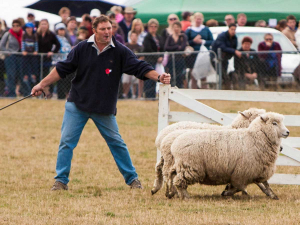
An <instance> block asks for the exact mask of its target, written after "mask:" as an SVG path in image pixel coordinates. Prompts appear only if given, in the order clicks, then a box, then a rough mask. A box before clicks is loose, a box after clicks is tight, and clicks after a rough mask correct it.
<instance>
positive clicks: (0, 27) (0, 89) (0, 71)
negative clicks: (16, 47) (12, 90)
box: [0, 19, 6, 96]
mask: <svg viewBox="0 0 300 225" xmlns="http://www.w3.org/2000/svg"><path fill="white" fill-rule="evenodd" d="M5 32H6V28H5V25H4V22H3V20H1V19H0V41H1V39H2V37H3V35H4V34H5ZM4 58H5V55H0V96H3V94H4V88H5V81H4V74H5V65H4Z"/></svg>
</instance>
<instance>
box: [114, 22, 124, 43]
mask: <svg viewBox="0 0 300 225" xmlns="http://www.w3.org/2000/svg"><path fill="white" fill-rule="evenodd" d="M111 22H112V24H111V26H112V35H113V36H114V37H115V39H116V40H117V41H118V42H120V43H121V44H125V41H124V39H123V37H122V36H121V35H120V34H118V33H117V31H118V28H119V24H118V23H117V21H115V20H112V21H111Z"/></svg>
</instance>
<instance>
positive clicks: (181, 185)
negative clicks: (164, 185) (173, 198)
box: [174, 174, 190, 200]
mask: <svg viewBox="0 0 300 225" xmlns="http://www.w3.org/2000/svg"><path fill="white" fill-rule="evenodd" d="M174 185H175V187H176V189H177V192H178V195H179V198H181V199H182V200H187V199H189V198H190V195H189V193H188V192H187V187H188V185H187V183H186V181H185V180H184V179H182V178H180V177H179V176H178V174H177V175H176V177H175V178H174Z"/></svg>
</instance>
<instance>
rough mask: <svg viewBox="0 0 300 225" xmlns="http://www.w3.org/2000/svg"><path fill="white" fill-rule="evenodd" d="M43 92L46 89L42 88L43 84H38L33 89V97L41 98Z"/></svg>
mask: <svg viewBox="0 0 300 225" xmlns="http://www.w3.org/2000/svg"><path fill="white" fill-rule="evenodd" d="M43 91H44V88H43V87H42V85H41V83H38V84H37V85H35V86H34V87H33V88H32V90H31V94H32V96H40V95H41V94H42V93H43Z"/></svg>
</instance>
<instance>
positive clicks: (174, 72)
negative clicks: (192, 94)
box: [172, 52, 177, 86]
mask: <svg viewBox="0 0 300 225" xmlns="http://www.w3.org/2000/svg"><path fill="white" fill-rule="evenodd" d="M172 67H173V74H172V75H173V78H174V86H176V78H177V77H176V69H175V54H174V52H173V53H172Z"/></svg>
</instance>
